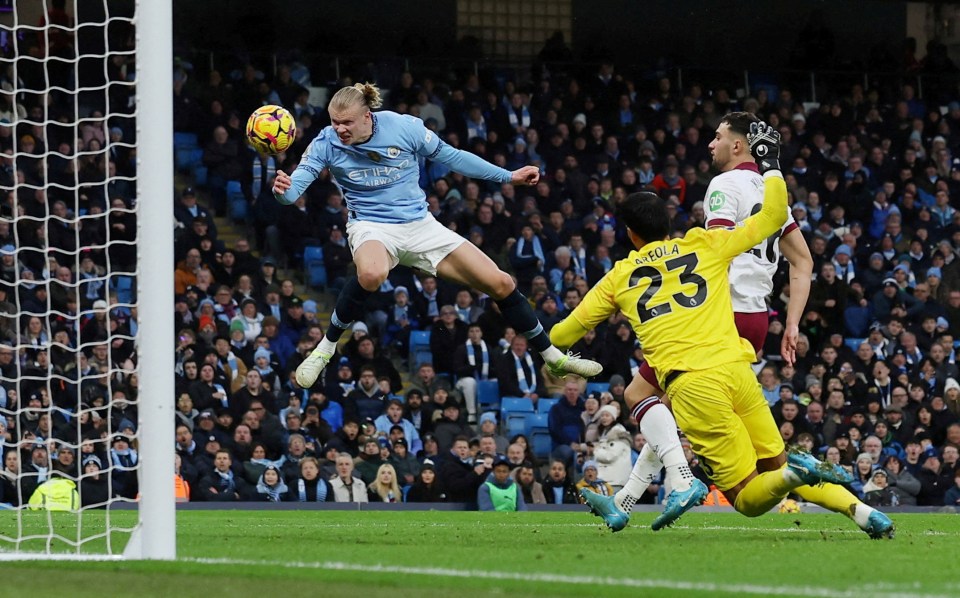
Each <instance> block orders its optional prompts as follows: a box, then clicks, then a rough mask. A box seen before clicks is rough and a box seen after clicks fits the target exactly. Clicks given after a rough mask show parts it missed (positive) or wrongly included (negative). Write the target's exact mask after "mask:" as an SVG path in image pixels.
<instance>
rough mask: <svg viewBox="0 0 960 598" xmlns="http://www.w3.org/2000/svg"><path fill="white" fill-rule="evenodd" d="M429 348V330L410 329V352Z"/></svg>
mask: <svg viewBox="0 0 960 598" xmlns="http://www.w3.org/2000/svg"><path fill="white" fill-rule="evenodd" d="M424 349H425V350H427V351H429V350H430V331H429V330H411V331H410V354H411V355H412V354H413V353H414V352H415V351H421V350H424Z"/></svg>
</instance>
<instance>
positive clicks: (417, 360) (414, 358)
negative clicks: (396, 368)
mask: <svg viewBox="0 0 960 598" xmlns="http://www.w3.org/2000/svg"><path fill="white" fill-rule="evenodd" d="M424 363H429V364H433V353H432V352H431V351H430V349H424V348H422V347H421V348H419V349H417V350H416V351H411V352H410V371H411V372H416V371H417V369H419V368H420V365H421V364H424Z"/></svg>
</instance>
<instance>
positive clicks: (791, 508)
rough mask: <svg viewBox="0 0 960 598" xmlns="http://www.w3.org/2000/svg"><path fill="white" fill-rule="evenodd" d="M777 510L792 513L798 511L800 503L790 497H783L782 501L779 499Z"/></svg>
mask: <svg viewBox="0 0 960 598" xmlns="http://www.w3.org/2000/svg"><path fill="white" fill-rule="evenodd" d="M777 512H778V513H784V514H788V515H789V514H793V513H799V512H800V505H799V504H798V503H797V501H795V500H793V499H792V498H785V499H783V500H782V501H780V506H779V507H778V508H777Z"/></svg>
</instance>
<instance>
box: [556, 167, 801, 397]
mask: <svg viewBox="0 0 960 598" xmlns="http://www.w3.org/2000/svg"><path fill="white" fill-rule="evenodd" d="M765 180H766V185H765V189H764V203H763V209H762V210H761V211H760V212H759V213H757V214H756V215H754V216H751V217H750V218H748V219H747V220H746V221H745V222H744V223H743V226H741V227H739V228H736V229H733V230H727V229H712V230H703V229H693V230H690V231H688V232H687V234H686V236H685V237H684V238H682V239H671V240H668V241H655V242H651V243H647V244H646V245H644V246H643V247H642V248H641V249H639V250H635V251H632V252H630V255H629V256H627V257H626V258H624V259H622V260H620V261H618V262H617V263H616V264H615V265H614V267H613V269H612V270H610V272H608V273H607V275H606V276H604V277H603V279H602V280H600V282H599V283H597V285H596V286H595V287H594V288H593V289H591V290H590V292H588V293H587V296H586V297H584V298H583V301H582V302H581V303H580V305H579V306H577V308H576V309H574V311H573V313H572V314H571V315H570V316H569V317H568V318H567V319H565V320H564V321H563V322H561V323H559V324H557V325H556V326H554V327H553V329H552V330H551V332H550V338H551V340H552V341H553V342H554V344H555V345H557V346H559V347H562V348H566V347H569V346H570V345H572V344H573V343H574V342H576V341H577V340H578V339H579V338H580V337H581V336H583V334H584V333H585V332H586V331H588V330H590V329H592V328H594V327H595V326H596V325H598V324H600V323H601V322H603V321H605V320H606V319H607V318H608V317H609V316H610V315H611V314H613V313H614V312H616V311H617V310H620V311H622V312H623V313H624V315H625V316H626V317H627V318H628V319H629V320H630V323H631V324H632V325H633V329H634V330H635V331H636V333H637V337H638V339H639V340H640V343H641V345H642V346H643V354H644V357H645V358H646V359H647V361H648V362H649V364H650V366H651V367H653V368H654V370H655V371H656V372H657V376H658V377H660V379H661V382H662V377H663V376H665V375H666V374H667V373H668V372H670V371H672V370H679V371H694V370H704V369H708V368H711V367H714V366H717V365H721V364H724V363H730V362H733V361H747V362H753V361H754V359H755V358H756V354H755V353H754V351H753V348H752V347H751V346H750V343H749V342H747V341H746V340H744V339H741V338H740V335H739V334H738V333H737V327H736V325H735V324H734V320H733V307H732V305H731V300H730V283H729V282H728V276H727V268H728V266H729V265H730V262H731V261H732V260H733V258H735V257H736V256H738V255H740V254H741V253H743V252H744V251H746V250H748V249H750V248H751V247H753V246H755V245H757V244H758V243H759V242H760V241H762V240H763V239H766V238H767V237H769V236H770V235H771V234H773V233H774V232H776V231H777V230H779V228H780V227H781V226H782V225H783V223H784V221H785V217H786V213H787V209H786V208H787V189H786V185H785V184H784V182H783V179H782V178H781V177H780V176H779V173H778V172H777V173H774V172H770V173H767V176H766V177H765Z"/></svg>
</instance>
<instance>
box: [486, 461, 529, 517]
mask: <svg viewBox="0 0 960 598" xmlns="http://www.w3.org/2000/svg"><path fill="white" fill-rule="evenodd" d="M510 469H511V467H510V462H509V461H507V459H506V458H505V457H500V458H498V459H496V460H494V462H493V471H491V472H490V474H489V475H488V476H487V479H486V480H485V481H484V483H483V484H481V485H480V487H479V488H478V489H477V506H478V508H479V509H480V510H481V511H526V510H527V504H526V502H525V501H524V499H523V493H522V492H521V491H520V488H519V485H518V484H517V482H516V481H515V480H514V479H513V477H511V476H510Z"/></svg>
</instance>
